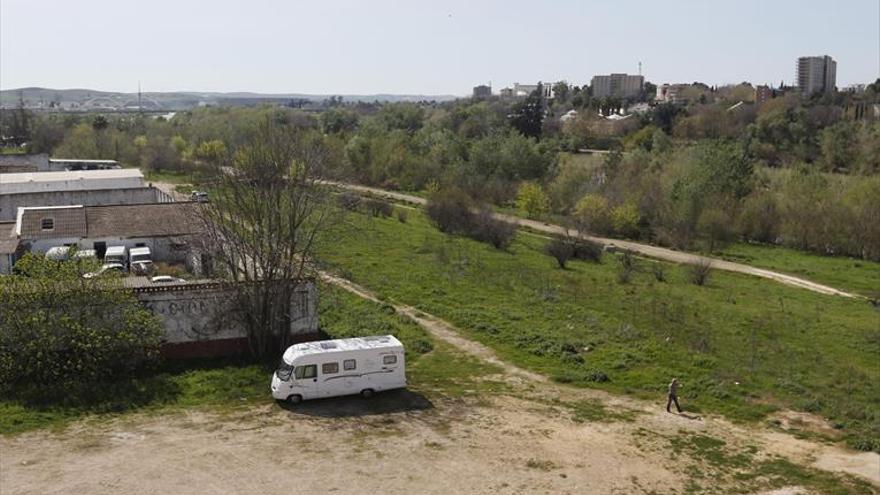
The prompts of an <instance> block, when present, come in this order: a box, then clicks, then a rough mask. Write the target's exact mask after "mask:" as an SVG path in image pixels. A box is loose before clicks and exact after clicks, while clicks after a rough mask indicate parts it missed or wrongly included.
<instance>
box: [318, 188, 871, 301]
mask: <svg viewBox="0 0 880 495" xmlns="http://www.w3.org/2000/svg"><path fill="white" fill-rule="evenodd" d="M330 184H332V185H334V186H337V187H341V188H344V189H349V190H352V191H357V192H361V193H368V194H372V195H376V196H383V197H386V198H388V199H391V200H395V201H403V202H407V203H413V204H417V205H425V204H426V203H427V200H426V199H425V198H420V197H418V196H412V195H410V194H404V193H399V192H394V191H387V190H385V189H378V188H375V187H367V186H361V185H356V184H347V183H341V182H332V183H330ZM495 217H496V218H498V219H500V220H504V221H505V222H509V223H513V224H516V225H519V226H520V227H527V228H529V229H532V230H535V231H538V232H543V233H546V234H552V235H563V234H565V233H566V229H565V227H562V226H560V225H554V224H549V223H544V222H538V221H535V220H528V219H525V218H520V217H516V216H513V215H505V214H503V213H496V214H495ZM569 232H571V231H569ZM575 234H576V235H579V236H580V237H582V238H584V239H587V240H590V241H593V242H597V243H600V244H602V245H605V246H611V247H615V248H617V249H621V250H626V251H631V252H633V253H637V254H639V255H642V256H646V257H648V258H654V259H658V260H663V261H671V262H673V263H684V264H693V263H699V262H704V261H709V262H710V263H711V264H712V267H713V268H716V269H718V270H725V271H729V272H736V273H744V274H746V275H752V276H755V277H761V278H766V279H770V280H774V281H776V282H779V283H782V284H785V285H790V286H792V287H798V288H801V289H806V290H810V291H813V292H818V293H819V294H826V295H831V296H842V297H855V298H861V297H862V296H860V295H858V294H852V293H850V292H845V291H842V290H840V289H835V288H834V287H830V286H827V285H823V284H819V283H816V282H812V281H810V280H806V279H804V278H800V277H796V276H793V275H787V274H785V273H779V272H774V271H772V270H766V269H763V268H755V267H753V266H749V265H743V264H741V263H734V262H731V261H725V260H720V259H717V258H708V257H705V256H700V255H697V254H691V253H683V252H681V251H675V250H672V249H667V248H662V247H658V246H652V245H650V244H642V243H638V242H632V241H624V240H620V239H609V238H607V237H597V236H593V235H589V234H580V233H575Z"/></svg>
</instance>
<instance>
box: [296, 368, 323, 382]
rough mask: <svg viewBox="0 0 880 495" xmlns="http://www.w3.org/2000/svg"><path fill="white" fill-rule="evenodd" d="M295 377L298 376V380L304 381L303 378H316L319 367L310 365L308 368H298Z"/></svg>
mask: <svg viewBox="0 0 880 495" xmlns="http://www.w3.org/2000/svg"><path fill="white" fill-rule="evenodd" d="M294 376H296V379H297V380H302V379H303V378H315V377H317V376H318V365H317V364H309V365H307V366H297V367H296V371H294Z"/></svg>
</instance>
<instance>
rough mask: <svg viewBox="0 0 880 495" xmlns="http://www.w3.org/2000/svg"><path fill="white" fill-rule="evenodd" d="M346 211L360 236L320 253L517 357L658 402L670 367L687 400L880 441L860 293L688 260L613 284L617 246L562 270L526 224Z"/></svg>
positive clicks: (563, 376) (871, 314) (877, 347)
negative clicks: (816, 423)
mask: <svg viewBox="0 0 880 495" xmlns="http://www.w3.org/2000/svg"><path fill="white" fill-rule="evenodd" d="M353 217H354V218H353V222H354V223H355V224H356V225H358V227H359V232H360V235H358V236H356V237H352V238H349V239H342V240H340V241H339V243H338V244H337V245H336V246H335V249H334V250H333V252H330V253H328V254H327V256H326V259H327V261H328V264H329V265H331V266H333V267H335V268H337V269H338V271H339V272H340V273H342V274H343V275H345V276H347V277H350V278H351V279H352V280H353V281H354V282H356V283H360V284H364V285H365V286H367V287H369V288H370V289H372V290H374V291H376V292H378V293H379V294H380V295H381V296H382V297H384V298H388V299H392V300H395V301H400V302H403V303H406V304H410V305H414V306H416V307H418V308H420V309H423V310H424V311H426V312H429V313H431V314H435V315H437V316H439V317H442V318H444V319H446V320H448V321H450V322H452V323H453V324H455V325H457V326H458V327H460V328H461V329H463V330H464V331H465V332H466V333H467V334H468V335H469V336H471V337H473V338H475V339H477V340H479V341H481V342H483V343H485V344H487V345H490V346H491V347H493V348H495V349H496V350H497V351H498V352H499V353H500V354H501V355H502V356H504V357H505V358H507V359H509V360H511V361H512V362H515V363H516V364H518V365H521V366H524V367H527V368H530V369H532V370H535V371H538V372H541V373H544V374H547V375H550V376H553V377H555V378H556V379H557V380H560V381H564V382H570V383H573V384H577V385H583V386H592V387H599V388H603V389H608V390H612V391H615V392H623V393H628V394H633V395H636V396H639V397H644V398H651V399H654V400H657V401H658V407H662V404H661V402H662V400H663V394H664V390H665V386H666V384H667V383H668V381H669V380H670V378H671V377H673V376H677V377H679V378H680V379H681V380H682V381H683V383H684V386H683V389H682V393H683V400H684V403H685V407H686V408H688V409H689V410H690V411H705V412H717V413H723V414H725V415H727V416H728V417H731V418H734V419H740V420H757V419H760V418H763V417H765V415H766V414H767V413H768V412H770V411H773V410H774V409H778V408H793V409H797V410H804V411H810V412H816V413H820V414H822V415H824V416H826V417H828V418H830V419H831V420H832V421H833V422H834V424H835V426H837V427H838V428H840V429H841V430H842V431H843V432H844V434H845V435H846V436H847V438H848V440H849V441H850V442H851V444H852V445H854V446H856V447H859V448H863V449H871V448H873V449H878V447H880V366H878V365H877V363H878V360H880V312H878V311H877V310H876V309H874V308H873V307H872V306H871V305H870V304H868V303H867V302H865V301H857V300H847V299H844V298H839V297H829V296H822V295H819V294H815V293H811V292H809V291H805V290H801V289H795V288H789V287H786V286H783V285H781V284H776V283H772V282H768V281H766V280H761V279H757V278H753V277H748V276H744V275H739V274H733V273H726V272H715V273H713V274H712V278H711V280H710V282H709V284H708V286H705V287H699V286H695V285H693V284H691V283H689V282H688V281H687V272H688V268H686V267H679V266H676V265H672V264H667V263H657V262H653V261H648V260H639V265H640V271H639V272H638V273H637V274H636V276H635V277H634V279H633V280H632V281H631V282H630V283H627V284H622V283H619V282H618V280H617V273H618V263H617V261H616V259H615V257H614V256H613V255H606V256H605V258H604V260H603V262H602V263H601V264H591V263H585V262H574V263H571V265H570V268H569V269H567V270H559V269H558V268H556V264H555V261H554V260H553V259H551V258H549V257H547V256H546V255H544V254H543V253H542V246H543V243H544V242H545V241H544V240H542V239H540V238H537V237H535V236H530V235H519V237H518V239H517V241H516V242H515V243H514V245H513V246H512V247H511V249H510V250H508V251H506V252H503V251H496V250H494V249H492V248H491V247H489V246H486V245H482V244H478V243H476V242H474V241H471V240H469V239H463V238H457V237H448V236H445V235H443V234H441V233H439V232H438V231H437V230H436V229H434V228H433V227H432V226H431V225H430V224H429V223H428V222H427V220H426V219H425V217H424V216H423V215H422V214H420V213H416V212H410V215H409V219H408V221H407V223H401V222H400V221H398V220H396V219H367V218H366V217H363V216H359V215H354V216H353ZM655 267H659V268H661V269H662V270H663V272H664V275H665V278H666V281H664V282H660V281H657V280H656V279H655V275H654V268H655Z"/></svg>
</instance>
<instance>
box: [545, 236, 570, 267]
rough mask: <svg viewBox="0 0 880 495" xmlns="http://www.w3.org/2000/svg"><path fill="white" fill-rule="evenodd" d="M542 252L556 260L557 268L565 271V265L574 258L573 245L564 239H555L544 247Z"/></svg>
mask: <svg viewBox="0 0 880 495" xmlns="http://www.w3.org/2000/svg"><path fill="white" fill-rule="evenodd" d="M544 251H545V252H546V253H547V254H548V255H550V256H552V257H553V258H555V259H556V263H557V264H558V265H559V268H561V269H563V270H565V264H566V263H568V260H570V259H571V258H573V257H574V245H573V244H572V243H571V242H568V241H567V240H566V239H562V238H558V237H557V238H555V239H553V240H551V241H550V242H548V243H547V245H546V246H544Z"/></svg>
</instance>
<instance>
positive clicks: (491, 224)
mask: <svg viewBox="0 0 880 495" xmlns="http://www.w3.org/2000/svg"><path fill="white" fill-rule="evenodd" d="M426 210H427V213H428V217H429V218H431V220H432V221H433V222H434V225H436V226H437V228H438V229H440V231H441V232H444V233H447V234H463V235H466V236H468V237H470V238H472V239H474V240H477V241H480V242H486V243H488V244H491V245H492V246H493V247H495V249H506V248H507V247H508V246H510V243H511V242H513V236H514V234H515V233H516V225H513V224H511V223H508V222H505V221H503V220H499V219H497V218H495V217H494V216H493V214H492V212H491V211H490V210H489V209H487V208H483V209H481V210H480V211H477V212H475V211H474V210H475V205H474V203H473V201H472V200H471V199H470V198H469V197H468V196H467V195H466V194H464V193H462V192H460V191H455V190H451V191H445V192H440V193H437V194H435V195H434V196H433V197H432V198H431V199H430V200H429V201H428V205H427V208H426Z"/></svg>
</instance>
